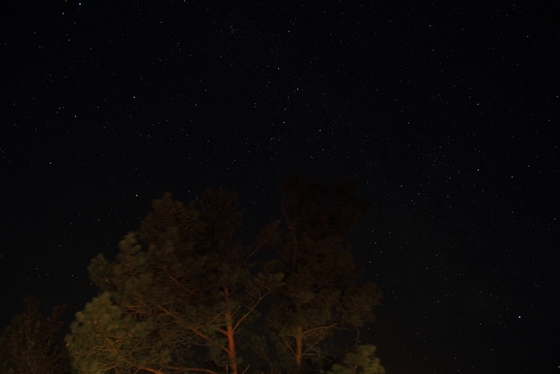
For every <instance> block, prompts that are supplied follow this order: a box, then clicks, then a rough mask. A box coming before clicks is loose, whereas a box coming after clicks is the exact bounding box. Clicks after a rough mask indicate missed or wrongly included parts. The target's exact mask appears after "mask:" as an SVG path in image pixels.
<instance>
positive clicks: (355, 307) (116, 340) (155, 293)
mask: <svg viewBox="0 0 560 374" xmlns="http://www.w3.org/2000/svg"><path fill="white" fill-rule="evenodd" d="M283 191H284V196H283V201H282V211H283V214H284V220H285V225H284V227H283V228H281V227H280V224H279V222H271V223H269V224H267V225H265V226H264V227H263V228H262V230H261V232H260V234H259V235H257V238H256V239H255V241H254V244H252V245H250V246H243V245H241V243H240V241H239V239H238V232H239V230H240V228H241V227H242V215H241V214H240V213H239V212H238V211H237V210H236V208H237V196H236V195H235V194H234V193H232V192H230V191H228V190H225V189H221V190H217V191H212V190H207V191H206V192H204V194H203V195H202V197H201V199H200V200H198V201H194V202H190V203H189V204H186V205H185V204H183V203H181V202H179V201H174V200H172V198H171V195H170V194H164V195H163V197H162V198H161V199H157V200H154V201H153V203H152V212H151V213H150V214H148V216H147V217H146V218H145V219H144V220H143V221H142V222H141V224H140V229H139V230H137V231H136V232H132V233H129V234H128V235H126V236H125V237H124V238H123V240H122V241H121V242H120V243H119V247H118V249H119V250H118V253H117V256H116V258H115V259H114V260H113V261H108V260H107V259H106V258H105V257H104V256H103V255H98V256H97V257H96V258H94V259H93V260H92V261H91V264H90V266H89V268H88V270H89V274H90V278H91V280H92V281H93V282H94V283H95V284H96V285H97V286H98V287H99V289H100V292H99V295H98V296H97V297H96V298H94V299H93V300H92V301H91V302H89V303H88V304H87V305H86V307H85V308H84V310H82V311H81V312H79V313H77V314H76V320H75V321H74V322H73V323H72V325H71V332H70V334H68V335H67V337H66V342H67V346H68V350H69V352H70V354H71V357H72V362H73V366H74V367H75V368H76V370H77V371H78V372H79V373H80V374H100V373H110V374H121V373H122V374H124V373H126V374H130V373H138V374H140V373H142V374H146V373H153V374H164V373H165V374H183V373H187V372H190V373H197V372H198V373H207V374H217V373H224V372H226V373H233V374H239V373H244V372H246V371H247V370H248V366H249V365H248V363H246V362H244V360H243V358H244V357H245V358H247V355H249V354H250V353H249V352H250V351H249V349H251V348H255V349H254V350H253V352H254V354H253V356H254V355H255V354H257V355H259V356H261V357H263V358H264V359H265V360H267V362H268V364H269V366H270V371H271V372H275V373H282V372H283V373H285V372H287V371H294V370H295V371H299V372H302V371H304V370H303V369H304V368H303V364H304V362H305V360H306V359H308V358H316V359H318V361H317V362H316V363H315V364H314V365H313V366H312V369H313V370H314V372H318V371H319V370H320V369H323V368H324V367H327V365H326V364H325V362H326V361H325V359H324V357H325V356H326V355H327V354H331V353H332V352H328V351H327V349H326V348H325V345H324V343H325V340H326V338H327V337H329V336H333V334H335V333H336V332H338V331H343V330H345V329H359V328H360V327H361V326H362V325H363V324H364V323H366V322H371V321H373V313H372V308H373V307H374V306H375V305H377V304H378V303H379V300H380V299H381V292H380V291H379V290H378V289H377V287H376V286H375V284H373V283H363V282H361V278H360V268H359V266H357V265H356V263H355V262H354V261H353V258H352V252H351V248H350V246H348V245H346V244H345V243H344V240H345V238H346V236H347V234H348V233H349V232H350V231H351V230H352V228H353V227H354V225H355V223H356V222H357V221H358V219H359V218H360V216H361V214H362V212H363V211H364V209H365V204H364V202H363V201H361V200H359V199H357V198H356V197H355V195H354V191H355V190H354V186H353V185H350V184H333V185H322V184H319V183H309V182H303V181H300V180H299V179H297V178H289V179H288V180H287V181H286V183H285V184H284V187H283ZM263 250H270V254H271V255H274V256H275V258H274V259H273V260H271V261H268V262H265V263H262V262H264V261H262V262H259V261H257V260H255V258H257V257H270V256H255V254H257V253H259V252H261V251H263ZM266 298H268V299H269V301H268V302H263V301H264V300H265V299H266ZM264 321H266V324H265V323H264ZM265 325H266V328H265V329H264V330H265V331H268V334H265V333H260V332H261V331H262V330H263V326H265ZM270 342H273V343H274V346H275V347H276V348H278V350H279V353H278V354H270V351H269V350H268V349H267V346H269V344H268V343H270ZM279 358H285V359H286V360H284V361H283V362H282V360H278V359H279ZM336 359H337V360H338V357H336ZM286 362H288V364H287V365H285V363H286ZM328 366H329V367H330V366H331V365H330V364H329V365H328Z"/></svg>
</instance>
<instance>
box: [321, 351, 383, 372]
mask: <svg viewBox="0 0 560 374" xmlns="http://www.w3.org/2000/svg"><path fill="white" fill-rule="evenodd" d="M375 350H376V347H375V346H374V345H359V346H357V347H356V352H355V353H354V352H348V353H347V354H346V356H345V357H344V361H343V363H342V365H341V364H334V365H333V366H332V368H331V370H329V371H326V372H325V374H385V368H383V366H381V364H380V363H379V358H377V357H375Z"/></svg>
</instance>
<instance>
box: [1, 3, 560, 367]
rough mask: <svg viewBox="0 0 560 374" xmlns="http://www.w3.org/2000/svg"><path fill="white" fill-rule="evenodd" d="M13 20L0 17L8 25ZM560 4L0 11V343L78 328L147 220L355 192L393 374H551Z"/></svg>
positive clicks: (557, 327) (559, 278) (381, 340)
mask: <svg viewBox="0 0 560 374" xmlns="http://www.w3.org/2000/svg"><path fill="white" fill-rule="evenodd" d="M8 8H9V11H8ZM558 8H559V7H558V5H549V6H548V8H547V7H536V5H535V6H526V5H522V4H517V3H513V2H503V3H502V4H501V5H499V4H498V3H496V2H484V3H481V4H476V2H472V3H471V5H468V6H467V5H460V4H459V3H457V2H449V4H447V5H444V4H438V3H436V2H413V1H402V2H398V1H397V2H395V1H386V0H380V1H361V2H360V1H334V0H329V1H278V0H270V1H266V2H238V1H228V2H216V1H210V2H208V1H206V2H198V1H194V2H191V1H178V0H171V1H165V0H160V1H150V0H137V1H127V2H114V1H106V0H98V1H90V0H83V1H77V0H65V1H52V2H43V3H42V4H38V5H37V6H36V7H35V8H29V7H26V6H24V5H21V3H19V2H16V1H13V0H12V1H5V2H3V3H2V14H4V15H6V14H9V17H6V18H7V19H6V20H5V22H3V25H2V34H1V35H2V36H1V41H2V44H1V50H2V57H1V64H2V65H1V68H0V77H1V86H0V92H1V93H2V101H1V105H2V109H1V112H0V113H1V114H0V116H1V117H0V119H1V126H0V192H1V194H0V204H1V205H0V235H1V237H2V244H1V247H0V282H1V284H2V287H1V290H2V291H1V298H2V308H1V316H0V317H1V319H0V322H1V325H2V326H4V325H6V324H7V323H8V322H9V320H10V318H11V317H12V316H13V315H14V314H16V313H18V312H21V308H22V307H21V305H22V304H21V300H22V298H23V296H24V295H25V294H33V295H34V296H35V297H36V298H38V299H39V300H41V301H43V303H44V304H45V306H46V307H50V306H53V305H58V304H62V303H68V304H69V310H70V317H69V318H71V315H72V314H73V313H74V312H76V311H77V310H79V309H81V308H82V307H83V306H84V304H85V302H87V301H88V300H90V299H91V297H93V296H94V295H95V293H96V290H95V288H94V287H93V286H92V285H91V284H90V282H89V280H88V275H87V269H86V268H87V265H88V264H89V261H90V260H91V259H92V258H93V257H94V256H95V255H97V254H98V253H100V252H103V253H106V254H107V255H108V256H113V255H114V254H115V253H116V245H117V243H118V241H119V240H120V239H121V238H122V237H123V236H124V235H125V234H126V233H127V232H128V231H131V230H135V229H137V228H138V227H139V223H140V221H141V220H142V218H143V217H144V216H145V215H146V214H147V213H148V212H149V211H150V202H151V200H152V199H155V198H158V197H160V196H161V195H162V194H163V193H164V192H165V191H171V192H172V193H173V195H174V197H175V198H177V199H179V200H182V201H189V200H191V199H195V198H197V197H198V196H200V194H201V193H202V192H203V191H204V190H205V189H206V188H208V187H212V188H219V187H227V188H229V189H232V190H234V191H237V192H238V193H239V197H240V208H241V210H242V211H243V212H244V214H245V225H246V226H245V227H246V228H245V231H244V235H246V237H247V238H250V237H251V235H252V234H253V233H254V232H256V231H257V230H258V228H259V227H260V225H262V224H263V223H265V222H268V221H269V220H271V219H274V218H278V217H279V216H280V210H279V207H278V202H279V199H280V194H279V186H280V183H281V181H282V180H283V179H284V177H285V176H286V175H287V174H288V173H296V174H299V175H300V176H302V177H305V178H312V179H321V180H325V181H333V180H337V179H351V180H355V181H356V182H357V183H358V184H359V186H360V187H359V191H358V193H359V195H360V196H361V197H363V198H366V199H369V200H370V201H371V203H372V205H371V208H370V209H369V211H368V213H367V215H366V216H365V217H364V219H363V220H362V222H361V223H360V224H359V226H358V227H357V228H356V230H355V231H354V232H353V233H352V234H351V235H350V237H349V240H350V242H352V243H353V246H354V248H355V249H354V258H355V260H356V261H357V262H359V263H361V264H362V265H363V266H364V268H365V274H366V278H367V280H372V281H375V282H376V283H378V285H379V286H380V288H381V289H382V290H383V291H384V295H385V298H384V301H383V305H382V306H380V307H379V308H378V309H377V321H376V323H375V324H373V325H371V326H370V327H368V328H367V329H365V330H364V331H363V332H362V334H361V340H362V342H364V343H373V344H375V345H377V347H378V356H379V357H380V359H381V363H382V364H383V365H384V366H385V367H386V369H387V372H388V373H393V374H400V373H459V372H460V373H496V372H503V373H505V372H510V373H536V372H543V373H544V372H547V373H560V354H559V353H558V352H560V338H559V337H558V336H559V335H558V333H557V331H560V301H559V300H558V295H560V270H559V269H560V256H559V251H558V250H559V248H558V242H559V241H558V239H559V235H558V220H559V217H560V212H559V206H560V205H559V199H558V197H557V195H556V190H557V189H558V181H559V178H558V177H559V175H558V174H559V170H558V168H559V158H558V157H559V153H560V150H559V143H560V132H559V130H558V128H559V123H558V115H557V111H558V108H559V107H560V88H559V87H560V82H559V79H558V74H557V71H558V66H560V59H559V57H558V56H560V29H559V27H558V22H557V17H558V14H560V9H558Z"/></svg>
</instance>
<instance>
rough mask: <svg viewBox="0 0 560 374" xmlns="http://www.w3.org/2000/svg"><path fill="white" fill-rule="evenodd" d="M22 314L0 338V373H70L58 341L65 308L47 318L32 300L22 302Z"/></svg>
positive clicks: (54, 311)
mask: <svg viewBox="0 0 560 374" xmlns="http://www.w3.org/2000/svg"><path fill="white" fill-rule="evenodd" d="M23 304H24V308H25V309H24V312H23V313H22V314H19V315H17V316H15V317H14V318H13V319H12V320H11V322H10V324H9V325H8V326H7V327H5V328H4V329H3V330H2V333H1V334H0V358H1V361H0V371H1V372H2V373H11V374H64V373H67V372H69V369H70V366H69V362H68V360H67V355H66V351H65V349H64V346H63V345H62V344H61V342H60V341H59V340H58V339H59V338H60V336H59V333H60V329H61V327H62V325H63V322H62V314H63V311H64V306H57V307H54V308H53V310H52V312H51V314H50V315H49V316H47V317H45V316H43V315H42V314H41V311H40V308H41V303H40V302H39V301H37V300H35V299H34V298H33V297H31V296H26V297H25V298H24V300H23Z"/></svg>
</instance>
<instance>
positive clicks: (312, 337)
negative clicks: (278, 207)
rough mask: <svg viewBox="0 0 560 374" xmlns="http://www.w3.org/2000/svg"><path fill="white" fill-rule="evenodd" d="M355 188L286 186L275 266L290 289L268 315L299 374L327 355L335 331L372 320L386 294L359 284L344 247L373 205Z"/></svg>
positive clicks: (356, 269)
mask: <svg viewBox="0 0 560 374" xmlns="http://www.w3.org/2000/svg"><path fill="white" fill-rule="evenodd" d="M354 192H355V186H354V185H353V184H348V183H346V184H332V185H322V184H321V183H317V182H315V183H313V182H305V181H302V180H300V179H298V178H296V177H290V178H288V179H287V180H286V182H285V183H284V186H283V200H282V211H283V214H284V219H285V221H286V223H287V228H286V230H285V231H284V232H283V234H282V235H281V236H280V238H281V242H280V255H279V258H278V259H275V260H273V261H272V263H271V264H269V266H271V267H272V268H274V271H277V272H282V273H283V274H285V286H284V287H282V288H280V289H278V291H277V293H276V294H277V302H276V303H275V305H274V307H273V308H272V310H271V312H270V313H269V315H268V316H267V322H268V328H269V330H270V331H271V334H270V336H271V337H272V339H273V340H274V341H275V343H276V345H277V347H278V348H279V350H280V352H283V353H284V355H285V356H289V357H292V365H291V366H293V367H294V368H295V370H296V371H302V370H303V362H304V360H305V359H306V358H309V357H313V358H315V359H319V361H321V358H322V356H323V352H322V351H321V343H322V342H323V341H324V340H325V339H326V338H327V337H328V336H330V335H331V334H332V333H333V332H334V331H335V330H339V329H341V328H344V327H349V328H359V327H361V326H362V325H363V324H364V323H365V322H372V321H373V319H374V315H373V313H372V308H373V307H374V306H375V305H378V304H379V302H380V299H381V292H380V291H379V289H378V288H377V286H376V285H375V284H373V283H366V284H359V283H358V280H359V277H360V274H361V271H360V268H359V266H357V264H356V263H355V262H354V261H353V259H352V253H351V247H350V246H348V245H345V244H344V238H345V236H346V235H347V234H348V233H349V232H350V231H351V230H352V229H353V227H354V225H355V223H356V222H357V221H358V219H359V218H360V216H361V214H362V213H363V211H364V209H365V208H366V206H367V204H366V203H365V202H364V201H361V200H359V199H357V198H356V197H355V195H354Z"/></svg>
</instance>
